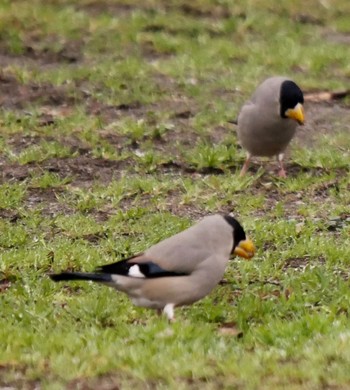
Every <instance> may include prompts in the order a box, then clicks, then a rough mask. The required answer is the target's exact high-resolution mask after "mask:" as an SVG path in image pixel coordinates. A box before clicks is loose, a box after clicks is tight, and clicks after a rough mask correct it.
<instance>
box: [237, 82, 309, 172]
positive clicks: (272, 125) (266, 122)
mask: <svg viewBox="0 0 350 390" xmlns="http://www.w3.org/2000/svg"><path fill="white" fill-rule="evenodd" d="M303 104H304V96H303V93H302V91H301V89H300V88H299V87H298V86H297V84H295V82H294V81H292V80H289V79H288V78H286V77H281V76H275V77H270V78H268V79H266V80H265V81H264V82H263V83H261V84H260V85H259V86H258V87H257V89H256V90H255V92H254V93H253V95H252V97H251V99H250V100H249V101H248V102H247V103H245V104H244V106H243V107H242V109H241V111H240V113H239V116H238V120H237V125H238V130H237V135H238V139H239V142H240V144H241V146H242V147H243V148H244V149H246V151H247V158H246V161H245V163H244V165H243V168H242V170H241V173H240V174H241V176H243V175H244V174H245V173H246V172H247V170H248V167H249V163H250V160H251V158H252V157H253V156H266V157H272V156H276V157H277V161H278V164H279V172H278V175H279V176H280V177H286V176H287V174H286V171H285V169H284V166H283V158H284V153H285V149H286V148H287V146H288V144H289V143H290V141H291V140H292V138H293V137H294V135H295V132H296V129H297V126H298V125H303V124H304V121H305V114H304V108H303Z"/></svg>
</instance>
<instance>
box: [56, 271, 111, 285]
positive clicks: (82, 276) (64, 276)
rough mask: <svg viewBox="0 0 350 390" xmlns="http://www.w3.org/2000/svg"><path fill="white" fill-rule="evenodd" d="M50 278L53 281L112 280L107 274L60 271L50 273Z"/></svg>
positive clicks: (103, 281)
mask: <svg viewBox="0 0 350 390" xmlns="http://www.w3.org/2000/svg"><path fill="white" fill-rule="evenodd" d="M49 276H50V278H51V279H52V280H53V281H54V282H60V281H64V280H92V281H94V282H100V283H108V282H111V281H112V278H111V275H109V274H94V273H87V272H62V273H60V274H51V275H49Z"/></svg>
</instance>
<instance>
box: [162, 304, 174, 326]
mask: <svg viewBox="0 0 350 390" xmlns="http://www.w3.org/2000/svg"><path fill="white" fill-rule="evenodd" d="M174 306H175V305H174V304H173V303H167V304H166V305H165V306H164V309H163V313H164V314H165V315H166V316H167V317H168V320H169V322H174V321H175V316H174Z"/></svg>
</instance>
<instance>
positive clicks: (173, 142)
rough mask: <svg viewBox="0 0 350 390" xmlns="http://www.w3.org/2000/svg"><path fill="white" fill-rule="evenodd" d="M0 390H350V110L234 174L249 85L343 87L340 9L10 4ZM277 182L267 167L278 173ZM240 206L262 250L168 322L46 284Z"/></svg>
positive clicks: (318, 118) (94, 294) (341, 0)
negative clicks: (276, 157) (273, 157)
mask: <svg viewBox="0 0 350 390" xmlns="http://www.w3.org/2000/svg"><path fill="white" fill-rule="evenodd" d="M0 10H1V12H0V14H1V16H0V21H1V23H0V25H1V27H0V53H1V55H0V63H1V65H2V72H1V75H0V76H1V77H0V87H1V88H0V97H1V104H2V108H1V115H0V126H1V136H0V151H1V156H0V164H1V170H2V176H1V182H0V216H1V219H0V233H1V234H0V248H1V251H0V300H1V308H2V309H1V314H0V318H1V320H0V321H1V326H0V344H1V345H2V348H1V352H0V378H1V379H0V385H1V386H4V387H13V388H28V389H31V388H35V387H38V386H39V387H41V388H43V389H60V388H87V389H89V388H91V389H92V388H116V387H120V388H126V389H127V388H131V387H134V388H160V389H162V388H178V389H186V388H194V389H195V388H199V387H200V388H205V389H216V388H232V389H285V388H288V389H306V388H307V389H319V388H336V389H346V388H348V387H349V386H350V374H349V370H348V367H349V363H350V333H349V326H348V322H349V310H350V292H349V262H350V249H349V248H350V235H349V233H350V221H349V219H350V214H349V203H350V196H349V194H350V191H349V189H350V187H349V174H350V172H349V163H350V153H349V147H350V144H349V137H348V133H349V121H350V114H349V113H350V111H349V100H348V98H347V99H344V100H343V101H340V102H328V103H322V102H321V103H312V102H308V103H307V105H306V114H307V120H308V122H309V125H308V126H306V127H305V129H304V130H300V132H299V134H298V137H297V139H296V142H294V143H293V145H292V148H291V152H290V156H289V157H288V158H287V168H288V171H289V173H290V174H289V177H288V178H287V179H283V180H282V179H278V178H277V177H276V165H275V163H274V162H266V161H264V162H263V163H261V162H255V163H254V164H252V168H251V170H250V173H249V175H247V176H246V177H244V178H240V177H239V175H238V172H239V170H240V167H241V165H242V163H243V160H244V152H243V151H242V150H241V149H239V148H238V147H237V140H236V136H235V132H234V127H233V126H232V125H231V124H229V123H227V121H228V120H232V119H234V118H236V117H237V113H238V112H239V109H240V107H241V105H242V104H243V102H244V101H245V100H246V99H247V98H248V96H249V95H250V94H251V92H252V91H253V89H254V87H255V86H256V85H257V83H258V82H259V81H261V80H263V79H264V78H265V77H267V76H269V75H272V74H288V75H290V76H291V77H292V78H293V79H294V80H295V81H296V82H298V83H299V84H300V85H301V86H302V88H303V89H304V90H305V91H306V92H307V91H318V90H337V89H346V87H347V82H348V78H349V75H350V68H349V64H350V54H349V50H348V43H349V36H348V34H349V27H348V26H349V23H348V21H349V19H350V8H349V3H348V1H345V0H337V1H333V2H331V3H329V4H328V3H327V2H322V1H318V0H311V1H309V2H308V3H307V5H305V2H302V1H299V0H298V1H294V2H289V3H288V4H287V3H283V2H279V1H276V0H267V1H264V2H261V1H258V0H251V1H248V2H245V1H238V2H231V1H215V0H196V1H193V2H191V3H188V2H186V1H183V0H173V1H167V2H165V1H161V0H157V1H145V2H143V3H142V4H141V3H140V2H138V1H136V0H122V1H118V2H117V1H113V0H104V1H100V2H93V1H91V0H75V1H65V0H52V1H50V2H44V1H42V0H36V1H33V2H30V4H29V3H28V2H25V1H21V0H19V1H15V2H12V1H5V0H3V1H1V2H0ZM271 171H273V172H271ZM228 211H233V212H234V214H235V215H236V216H237V217H238V219H239V220H240V221H241V222H242V224H243V225H244V228H245V230H246V231H247V232H248V234H249V235H250V236H251V237H252V239H253V241H254V242H255V244H256V247H257V254H256V256H255V258H254V259H253V260H252V261H250V262H245V261H240V260H238V259H235V260H233V261H232V262H231V263H230V265H229V267H228V269H227V272H226V274H225V279H224V281H223V283H222V284H220V285H219V286H218V287H217V288H216V289H215V291H213V292H212V293H211V294H210V295H209V296H208V297H206V298H205V299H203V300H202V301H201V302H198V303H196V304H195V305H193V306H191V307H189V308H182V309H177V321H176V323H174V324H171V325H169V324H168V323H167V321H166V320H165V319H163V318H158V317H157V315H156V314H155V313H154V312H152V311H149V310H146V309H140V308H136V307H134V306H133V305H131V304H130V302H129V301H128V299H127V298H126V297H125V296H124V295H123V294H119V293H115V292H114V291H112V290H110V289H108V288H105V287H101V286H98V285H94V284H89V283H85V284H84V283H71V284H68V283H67V284H59V285H56V284H53V283H52V282H51V281H50V280H49V278H48V277H47V274H48V273H49V272H53V271H55V272H56V271H60V270H63V269H75V270H86V271H88V270H91V269H93V268H94V267H95V266H97V265H100V264H104V263H108V262H113V261H116V260H117V259H122V258H125V257H127V256H130V255H132V254H133V253H137V252H140V251H142V250H143V249H145V248H147V247H148V246H150V245H152V244H154V243H156V242H158V241H160V240H162V239H164V238H166V237H168V236H170V235H173V234H175V233H177V232H179V231H181V230H183V229H185V228H187V227H188V226H190V225H191V224H192V223H193V221H195V220H197V219H198V218H200V217H201V216H203V215H207V214H210V213H215V212H228Z"/></svg>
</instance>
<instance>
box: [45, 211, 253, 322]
mask: <svg viewBox="0 0 350 390" xmlns="http://www.w3.org/2000/svg"><path fill="white" fill-rule="evenodd" d="M254 253H255V247H254V244H253V242H252V241H251V240H250V239H249V238H248V237H247V236H246V234H245V231H244V230H243V227H242V225H241V224H240V223H239V222H238V221H237V219H235V218H234V217H233V216H232V215H219V214H214V215H210V216H207V217H205V218H203V219H202V220H201V221H199V222H198V223H196V224H195V225H193V226H191V227H190V228H188V229H186V230H184V231H182V232H180V233H178V234H175V235H174V236H171V237H169V238H166V239H165V240H163V241H160V242H158V243H157V244H155V245H153V246H151V247H150V248H148V249H146V250H145V251H144V252H143V253H140V254H138V255H135V256H133V257H130V258H129V259H125V260H121V261H117V262H115V263H112V264H106V265H102V266H101V267H98V268H97V269H96V270H95V271H93V272H61V273H58V274H51V275H50V277H51V279H52V280H54V281H55V282H58V281H71V280H77V281H79V280H88V281H89V280H90V281H94V282H98V283H102V284H105V285H107V286H110V287H113V288H115V289H116V290H118V291H121V292H124V293H126V294H127V295H128V296H129V297H130V299H131V301H132V302H133V303H134V304H135V305H136V306H142V307H147V308H150V309H156V310H157V311H158V312H162V311H163V313H164V314H165V315H166V316H167V317H168V319H169V320H170V321H172V320H174V309H175V307H178V306H184V305H190V304H192V303H194V302H196V301H198V300H200V299H202V298H204V297H205V296H206V295H208V294H209V293H210V292H211V291H212V290H213V289H214V288H215V286H217V284H218V283H219V282H220V280H221V279H222V277H223V275H224V272H225V269H226V266H227V264H228V262H229V259H230V257H231V256H232V255H237V256H240V257H243V258H245V259H251V258H252V257H253V256H254Z"/></svg>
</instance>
